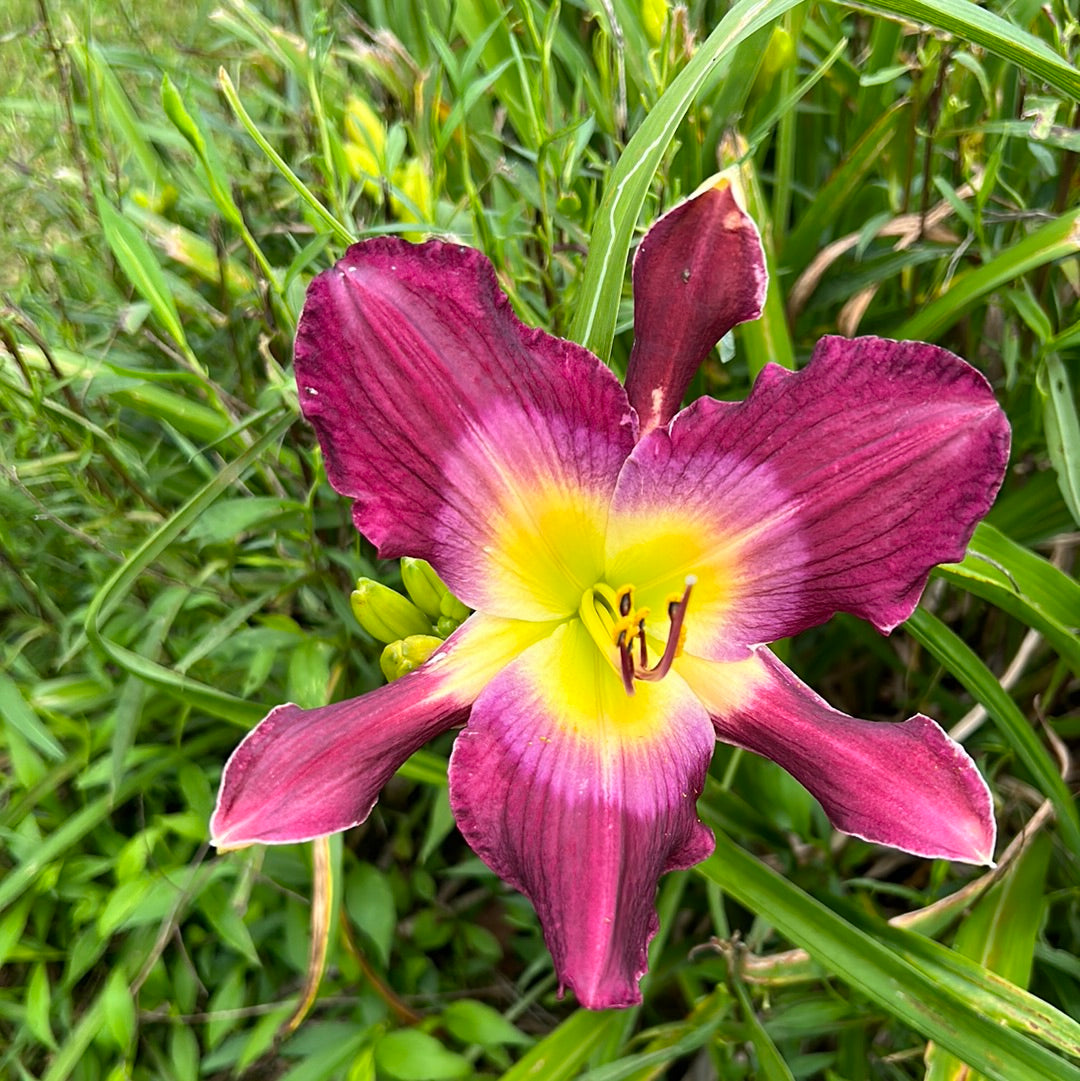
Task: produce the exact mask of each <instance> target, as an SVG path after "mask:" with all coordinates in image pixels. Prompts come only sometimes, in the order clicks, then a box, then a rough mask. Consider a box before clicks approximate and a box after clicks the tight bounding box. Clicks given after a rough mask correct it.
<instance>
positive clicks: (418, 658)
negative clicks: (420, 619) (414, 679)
mask: <svg viewBox="0 0 1080 1081" xmlns="http://www.w3.org/2000/svg"><path fill="white" fill-rule="evenodd" d="M441 645H442V639H441V638H436V637H435V636H434V635H431V634H411V635H409V637H408V638H402V639H400V640H399V641H397V642H391V643H390V645H388V646H387V647H386V649H384V650H383V651H382V656H381V657H380V658H379V667H380V668H381V669H382V673H383V675H384V676H386V679H387V682H389V683H393V682H394V680H395V679H400V677H401V676H403V675H405V673H406V672H411V671H412V670H413V669H414V668H419V667H420V665H422V664H423V663H424V661H426V660H427V659H428V657H430V656H431V655H432V653H434V652H435V650H437V649H438V648H439V646H441Z"/></svg>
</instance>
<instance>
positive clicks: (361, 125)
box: [343, 96, 435, 240]
mask: <svg viewBox="0 0 1080 1081" xmlns="http://www.w3.org/2000/svg"><path fill="white" fill-rule="evenodd" d="M406 142H407V138H406V135H405V132H404V129H402V128H401V127H400V125H398V126H395V127H394V128H392V129H388V128H387V126H386V124H385V123H384V122H383V120H382V118H381V117H380V116H379V115H378V114H377V113H376V112H375V110H374V109H372V107H371V106H370V105H369V104H368V103H367V102H366V101H364V99H363V98H359V97H356V96H352V97H350V98H349V100H348V102H347V103H346V107H345V139H344V143H343V145H344V150H345V158H346V160H347V162H348V166H349V174H350V175H351V176H352V178H353V180H357V181H360V182H361V184H362V185H363V188H364V192H365V194H366V195H367V196H368V197H369V198H370V199H372V200H373V201H374V202H376V203H378V204H380V205H381V204H382V202H383V200H384V198H388V200H389V203H390V211H391V213H392V214H393V215H394V217H395V218H397V220H398V221H400V222H406V223H408V222H427V221H431V220H432V216H433V214H434V212H435V196H434V192H433V190H432V186H431V180H430V178H429V175H428V174H429V169H428V168H427V167H426V166H425V164H424V162H423V161H421V160H420V159H419V158H417V157H412V156H409V155H408V154H407V153H406ZM405 235H406V237H407V239H416V240H419V239H420V236H419V234H416V235H412V234H405Z"/></svg>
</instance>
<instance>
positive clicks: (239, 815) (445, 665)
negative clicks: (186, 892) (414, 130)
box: [212, 182, 1009, 1008]
mask: <svg viewBox="0 0 1080 1081" xmlns="http://www.w3.org/2000/svg"><path fill="white" fill-rule="evenodd" d="M765 279H766V275H765V269H764V259H763V254H762V250H761V245H760V240H759V238H758V234H757V231H756V229H755V228H754V226H753V223H752V222H751V221H750V219H749V218H748V217H747V216H746V215H745V214H744V213H743V211H742V210H741V209H740V208H739V206H738V205H737V203H736V201H735V199H734V198H733V195H732V192H731V190H730V188H729V187H728V186H727V185H726V184H725V183H723V182H721V183H719V184H715V185H712V186H709V187H708V188H707V189H706V190H704V191H703V192H701V193H699V194H698V195H696V196H695V197H693V198H691V199H690V200H688V201H687V202H685V203H683V204H682V205H681V206H679V207H677V208H676V209H674V210H673V211H671V212H669V213H668V214H666V215H665V216H664V217H663V218H661V219H660V220H659V221H658V222H657V223H656V225H655V226H654V227H653V228H652V229H651V230H650V231H649V233H648V234H647V235H646V236H645V238H644V240H643V241H642V243H641V245H640V247H639V249H638V253H637V256H636V258H635V262H634V273H633V282H634V299H635V316H634V329H635V343H634V349H633V352H632V353H631V356H630V360H629V367H628V376H627V381H626V387H625V389H624V387H623V386H621V385H620V384H619V382H618V380H617V379H616V378H615V376H614V375H613V374H612V373H611V371H610V370H609V369H608V368H607V367H605V366H604V365H603V364H602V363H601V362H600V361H599V360H598V359H597V358H596V357H595V356H593V355H592V354H591V353H589V352H588V351H587V350H585V349H583V348H582V347H581V346H578V345H575V344H574V343H572V342H568V341H563V340H561V339H558V338H555V337H552V336H551V335H549V334H547V333H545V332H544V331H543V330H538V329H530V328H527V327H525V326H524V325H523V324H522V323H520V322H519V321H518V319H517V318H516V317H515V315H514V314H513V312H512V310H511V308H510V305H509V303H508V301H507V299H506V297H505V296H504V295H503V294H502V292H501V291H500V290H499V288H498V285H497V282H496V277H495V274H494V272H493V269H492V266H491V264H490V263H489V262H488V260H487V259H486V258H484V256H482V255H481V254H480V253H478V252H476V251H473V250H471V249H469V248H465V247H460V246H457V245H451V244H447V243H443V242H439V241H429V242H427V243H425V244H421V245H418V246H413V245H410V244H407V243H405V242H403V241H400V240H396V239H391V238H382V239H376V240H370V241H366V242H364V243H360V244H357V245H355V246H353V247H351V248H350V249H349V250H348V252H347V253H346V255H345V257H344V258H343V259H342V260H341V261H340V262H339V263H338V264H337V265H336V266H335V267H333V268H332V269H330V270H327V271H325V272H324V273H322V274H320V275H319V276H318V277H317V278H316V279H315V280H314V281H313V282H312V284H311V287H310V290H309V292H308V296H307V301H306V304H305V308H304V312H303V316H302V318H301V321H300V326H299V331H298V335H297V342H296V378H297V383H298V386H299V392H300V402H301V406H302V409H303V412H304V415H305V416H306V417H307V419H308V420H309V421H310V422H311V423H312V424H313V425H314V426H315V430H316V432H317V434H318V437H319V441H320V443H321V445H322V449H323V454H324V459H325V464H326V470H327V474H328V476H329V479H330V481H331V483H332V484H333V486H334V487H335V488H336V489H337V491H339V492H340V493H341V494H342V495H345V496H348V497H350V498H351V499H353V500H354V501H355V503H354V507H353V518H354V520H355V523H356V526H357V528H358V529H359V530H360V532H361V533H363V534H364V536H366V537H368V538H369V539H370V540H371V541H372V542H373V543H374V544H375V545H376V546H377V548H378V551H379V554H380V555H381V556H384V557H392V556H400V555H411V556H419V557H422V558H424V559H427V560H428V561H430V563H431V564H432V565H433V566H434V567H435V569H436V570H437V571H438V573H439V575H440V576H441V577H442V578H443V579H444V581H445V582H446V583H447V584H448V586H449V587H450V589H451V590H452V591H453V592H454V593H455V594H456V595H457V596H458V597H459V598H461V599H462V600H463V601H464V602H465V603H466V604H467V605H469V607H471V608H472V609H474V612H473V614H472V615H471V616H470V617H469V618H468V620H466V622H465V623H464V624H463V625H462V626H461V627H460V628H459V629H458V630H457V631H455V632H454V633H453V634H452V635H451V636H450V637H449V638H448V639H447V640H446V642H445V643H444V644H443V645H442V647H441V648H439V649H438V650H437V651H436V652H435V653H434V654H433V655H432V656H431V658H430V659H429V660H428V661H427V662H426V663H424V664H423V665H422V666H421V667H420V668H418V669H417V670H416V671H414V672H411V673H409V674H408V675H406V676H404V677H402V678H401V679H399V680H397V681H395V682H393V683H391V684H389V685H387V686H385V687H381V688H379V689H377V690H374V691H371V692H369V693H367V694H364V695H362V696H360V697H359V698H354V699H351V700H349V701H345V702H338V703H335V704H333V705H329V706H325V707H323V708H320V709H309V710H303V709H300V708H298V707H297V706H294V705H283V706H279V707H278V708H276V709H274V710H272V711H271V712H270V714H269V715H268V716H267V717H266V719H265V720H263V721H262V723H261V724H260V725H259V726H258V727H257V728H255V729H254V730H253V731H252V732H251V733H250V734H249V735H248V736H247V738H246V739H245V740H244V741H243V742H242V743H241V745H240V746H239V748H238V749H237V750H236V752H235V753H234V754H233V756H232V758H231V759H230V761H229V763H228V765H227V766H226V769H225V773H224V777H223V780H222V786H221V793H220V796H219V799H218V805H217V808H216V810H215V813H214V818H213V822H212V832H213V835H214V840H215V842H216V843H217V844H218V846H219V847H228V848H233V847H239V846H241V845H246V844H251V843H255V842H261V843H265V844H280V843H287V842H294V841H303V840H307V839H311V838H315V837H319V836H322V835H325V834H329V833H333V832H336V831H338V830H344V829H347V828H349V827H350V826H353V825H355V824H357V823H359V822H362V821H363V820H364V819H365V818H366V817H367V815H368V814H369V812H370V811H371V808H372V806H373V805H374V803H375V800H376V798H377V796H378V793H379V790H380V789H381V788H382V787H383V785H384V784H385V783H386V782H387V780H388V779H389V778H390V777H391V776H392V775H393V773H394V772H395V771H396V770H397V768H398V767H399V766H400V765H401V764H402V762H404V761H405V759H406V758H407V757H408V756H409V755H410V754H412V753H413V752H414V751H415V750H417V749H418V748H420V747H421V746H423V745H424V744H425V743H426V742H427V741H428V740H430V739H431V738H432V737H434V736H436V735H438V734H439V733H441V732H445V731H446V730H448V729H450V728H454V727H460V726H462V725H464V727H463V728H462V730H461V732H460V733H459V734H458V736H457V739H456V742H455V745H454V750H453V754H452V756H451V759H450V770H449V774H450V776H449V780H450V801H451V806H452V808H453V812H454V817H455V819H456V821H457V825H458V827H459V829H460V830H461V832H462V834H463V835H464V837H465V839H466V841H468V843H469V844H470V845H471V846H472V848H473V849H474V850H475V851H476V852H477V854H478V855H479V856H480V857H481V858H482V859H483V860H484V861H485V862H486V863H487V864H488V866H490V867H491V868H492V869H493V870H494V871H495V872H496V873H497V874H498V875H499V876H500V877H501V878H503V879H504V880H505V881H506V882H508V883H510V884H511V885H512V886H514V887H515V888H516V889H519V890H521V891H522V892H523V893H524V894H526V895H527V896H528V897H529V899H530V900H531V901H532V903H533V905H534V906H535V908H536V911H537V913H538V914H539V917H540V922H541V925H542V927H543V931H544V935H545V938H546V941H547V944H548V947H549V949H550V950H551V953H552V956H553V958H554V962H555V968H556V971H557V973H558V976H559V980H560V984H561V985H563V986H565V985H569V986H570V987H571V988H573V990H574V992H575V993H576V995H577V997H578V999H579V1001H580V1002H581V1003H583V1004H584V1005H585V1006H588V1007H593V1008H600V1007H607V1006H625V1005H629V1004H632V1003H635V1002H638V1001H640V991H639V988H638V979H639V977H640V976H641V975H642V974H643V972H644V971H645V968H646V948H647V945H648V942H649V940H650V938H651V937H652V936H653V934H654V933H655V932H656V928H657V919H656V914H655V910H654V897H655V891H656V884H657V880H658V878H659V877H660V875H661V874H663V873H664V872H666V871H670V870H674V869H678V868H686V867H690V866H692V865H693V864H695V863H697V862H698V861H700V860H702V859H703V858H705V857H706V856H707V855H708V854H709V853H710V852H711V850H712V847H713V838H712V835H711V833H710V832H709V830H708V829H707V828H706V827H705V826H704V825H703V824H702V823H701V822H700V821H699V819H698V817H697V812H696V807H695V801H696V800H697V798H698V796H699V795H700V793H701V791H702V786H703V785H704V782H705V775H706V771H707V769H708V766H709V761H710V758H711V756H712V752H713V747H714V744H715V741H716V740H717V739H718V738H719V739H720V740H722V741H724V742H726V743H730V744H734V745H736V746H739V747H743V748H746V749H748V750H750V751H754V752H757V753H758V754H761V755H764V756H766V757H768V758H770V759H772V760H773V761H775V762H777V763H779V764H780V765H781V766H783V767H784V768H785V769H787V770H788V771H790V772H791V773H792V774H793V775H794V776H795V777H796V778H797V779H798V780H799V781H801V782H802V783H803V784H804V785H805V786H806V787H807V788H808V789H809V790H810V791H811V792H812V793H813V795H814V796H816V797H817V799H818V800H819V801H820V802H821V805H822V807H823V808H824V810H825V812H826V814H827V815H828V816H829V818H830V820H831V821H832V823H833V824H834V825H835V826H836V827H837V828H838V829H841V830H844V831H846V832H848V833H851V834H855V835H856V836H859V837H862V838H865V839H867V840H870V841H875V842H879V843H881V844H886V845H892V846H894V847H897V848H902V849H905V850H907V851H909V852H913V853H916V854H918V855H921V856H927V857H941V858H945V859H952V860H960V861H965V862H971V863H983V862H988V861H989V860H991V858H992V854H993V847H994V838H995V827H994V819H993V814H992V805H991V799H990V794H989V791H988V789H987V787H986V784H985V782H984V781H983V779H982V777H981V776H980V775H979V773H978V771H977V770H976V768H975V766H974V764H973V763H972V761H971V759H970V758H969V757H968V755H967V754H966V753H965V752H964V750H963V749H962V748H961V747H959V746H958V745H957V744H956V743H954V742H953V741H952V740H950V739H949V738H948V737H947V736H946V735H945V733H944V732H943V731H942V730H941V729H940V728H939V727H938V725H937V724H936V723H935V722H934V721H932V720H930V719H929V718H927V717H924V716H921V715H917V716H914V717H912V718H910V719H909V720H907V721H904V722H903V723H896V724H892V723H878V722H870V721H862V720H856V719H854V718H852V717H848V716H845V715H844V714H841V713H839V712H837V711H835V710H833V709H831V708H830V707H829V706H828V705H827V704H826V703H825V702H824V701H822V700H821V699H820V698H819V697H818V696H817V695H815V694H814V693H813V692H812V691H811V690H810V689H809V688H808V687H806V686H805V685H804V684H803V683H801V682H800V681H799V680H798V679H797V678H796V677H795V676H794V675H793V674H792V673H791V672H790V671H788V669H786V668H785V667H784V666H783V665H782V664H781V663H780V661H779V660H778V659H777V658H776V657H775V656H774V655H773V653H772V652H771V651H770V650H769V649H768V648H767V646H766V645H765V643H769V642H772V641H775V640H776V639H778V638H783V637H786V636H788V635H792V634H796V633H798V632H799V631H802V630H805V629H806V628H808V627H812V626H814V625H816V624H819V623H821V622H822V621H824V620H826V619H828V618H829V617H830V616H831V615H832V614H833V613H835V612H838V611H845V612H850V613H854V614H855V615H857V616H859V617H861V618H863V619H866V620H869V621H870V622H871V623H873V624H874V626H875V627H877V628H878V629H879V630H880V631H882V632H884V633H887V632H888V631H890V630H891V629H892V628H894V627H895V626H896V625H897V624H898V623H900V622H902V621H903V620H904V619H906V618H907V616H908V615H910V613H911V612H912V610H913V609H914V607H915V605H916V603H917V601H918V599H919V596H920V594H921V592H922V589H923V587H924V586H925V584H926V580H927V576H928V574H929V572H930V569H931V568H932V567H933V566H934V565H935V564H937V563H940V562H945V561H954V560H959V559H961V558H963V555H964V550H965V547H966V545H967V542H968V540H969V539H970V537H971V533H972V530H973V529H974V527H975V524H976V522H977V521H978V520H979V519H980V518H981V517H982V516H983V515H984V514H985V513H986V511H987V509H988V508H989V506H990V504H991V502H992V501H993V498H994V495H995V493H996V492H997V489H998V487H999V485H1000V483H1001V479H1002V475H1003V473H1004V469H1005V465H1006V461H1007V458H1008V446H1009V430H1008V426H1007V423H1006V420H1005V417H1004V415H1003V413H1002V411H1001V409H1000V408H999V407H998V406H997V404H996V402H995V400H994V396H993V394H992V392H991V390H990V387H989V385H988V384H987V382H986V380H985V379H984V378H983V377H982V376H981V375H980V374H979V373H978V372H977V371H975V370H974V369H973V368H971V367H970V366H969V365H967V364H966V363H965V362H964V361H962V360H960V359H959V358H958V357H956V356H954V355H953V354H951V353H949V352H946V351H945V350H944V349H940V348H938V347H936V346H932V345H925V344H922V343H917V342H892V341H886V340H882V339H877V338H859V339H854V340H845V339H842V338H836V337H831V338H826V339H824V340H822V342H820V343H819V345H818V346H817V348H816V349H815V351H814V355H813V357H812V358H811V360H810V362H809V364H808V365H807V366H806V367H805V368H804V369H803V370H802V371H799V372H791V371H787V370H784V369H782V368H779V367H776V366H774V365H769V366H767V367H766V368H765V369H764V370H763V371H762V373H761V374H760V376H759V377H758V379H757V381H756V383H755V385H754V387H753V390H752V392H751V393H750V395H749V397H748V398H747V399H746V400H745V401H743V402H740V403H732V402H719V401H714V400H712V399H710V398H699V399H698V400H696V401H694V402H692V403H691V404H690V405H689V406H688V407H687V408H685V409H683V410H682V411H681V412H678V409H679V405H680V403H681V399H682V396H683V394H684V393H685V391H686V389H687V386H688V384H689V381H690V379H691V377H692V375H693V373H694V371H695V370H696V369H697V367H698V366H699V364H700V363H701V361H702V359H703V358H704V357H705V355H706V354H707V353H708V351H709V350H710V349H711V348H712V347H713V345H714V344H715V343H716V342H717V341H718V340H719V339H720V337H722V336H723V334H725V333H726V332H727V331H728V330H729V329H730V328H731V327H732V326H734V325H735V324H737V323H739V322H742V321H744V320H746V319H751V318H756V317H757V316H758V315H759V314H760V309H761V305H762V302H763V298H764V290H765Z"/></svg>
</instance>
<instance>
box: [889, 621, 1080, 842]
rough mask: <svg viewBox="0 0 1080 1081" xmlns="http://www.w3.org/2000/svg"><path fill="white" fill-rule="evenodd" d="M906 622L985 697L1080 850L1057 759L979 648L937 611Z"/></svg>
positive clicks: (1077, 824) (1078, 824) (1078, 825)
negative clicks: (1055, 759) (948, 625)
mask: <svg viewBox="0 0 1080 1081" xmlns="http://www.w3.org/2000/svg"><path fill="white" fill-rule="evenodd" d="M904 628H905V629H906V630H907V632H908V633H909V634H910V635H911V636H912V638H914V639H915V640H916V641H917V642H921V643H922V644H923V645H924V646H926V648H927V649H928V650H929V651H930V653H931V654H932V655H933V656H934V657H935V658H936V659H937V660H938V661H939V662H940V663H941V664H943V665H944V666H945V667H946V669H948V671H949V672H950V673H952V675H953V676H955V677H956V678H957V679H958V680H959V681H960V682H961V683H962V684H963V685H964V686H965V687H966V688H967V690H968V691H969V692H970V694H971V695H972V696H973V697H974V698H975V700H976V701H977V702H980V703H981V704H982V705H983V706H984V707H985V709H986V711H987V713H989V714H990V716H991V717H993V718H994V720H995V721H996V722H997V726H998V729H999V731H1000V732H1001V734H1002V735H1003V736H1004V737H1005V740H1006V742H1008V744H1009V746H1010V747H1012V749H1013V750H1014V751H1015V752H1016V755H1017V757H1018V758H1019V759H1020V761H1021V762H1023V764H1024V765H1025V766H1026V767H1027V768H1028V769H1029V770H1030V771H1031V773H1032V775H1033V776H1034V778H1035V781H1036V783H1037V784H1038V786H1039V788H1040V789H1041V790H1042V791H1043V793H1044V794H1045V795H1046V796H1047V798H1048V799H1050V800H1051V801H1052V802H1053V804H1054V809H1055V810H1056V811H1057V816H1058V825H1059V827H1060V829H1061V831H1062V833H1064V835H1065V840H1066V843H1067V844H1068V845H1069V846H1070V847H1071V848H1072V850H1073V851H1076V852H1080V816H1078V815H1077V810H1076V804H1075V803H1074V802H1073V798H1072V795H1071V793H1070V792H1069V789H1068V787H1067V786H1066V784H1065V782H1064V781H1063V780H1062V779H1061V775H1060V773H1059V772H1058V768H1057V765H1056V764H1055V762H1054V760H1053V759H1052V758H1051V757H1050V752H1049V751H1047V749H1046V747H1045V746H1044V745H1043V743H1042V741H1041V740H1040V739H1039V737H1038V736H1037V735H1036V733H1035V730H1034V729H1033V728H1032V727H1031V725H1030V724H1029V723H1028V720H1027V718H1026V717H1025V716H1024V715H1023V713H1021V712H1020V709H1019V707H1018V706H1017V705H1016V703H1015V702H1014V701H1013V700H1012V698H1011V697H1010V696H1009V694H1008V692H1007V691H1005V690H1004V688H1003V687H1002V686H1001V684H1000V683H998V681H997V680H996V679H995V678H994V675H993V673H992V672H991V671H990V669H988V668H987V667H986V665H985V664H983V662H982V661H981V660H979V658H978V657H977V656H976V655H975V653H974V651H973V650H972V649H971V648H970V647H969V646H968V645H967V644H966V643H965V642H963V641H962V640H961V639H960V638H959V637H957V635H955V634H954V633H953V632H952V631H951V630H949V628H948V627H946V626H945V624H944V623H942V622H941V620H939V619H938V618H937V617H936V616H933V615H931V614H930V613H929V612H928V611H926V609H925V608H916V609H915V611H914V612H913V613H912V615H911V618H910V619H909V620H908V621H907V622H906V623H905V624H904Z"/></svg>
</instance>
